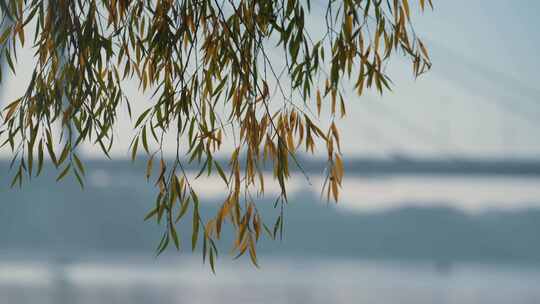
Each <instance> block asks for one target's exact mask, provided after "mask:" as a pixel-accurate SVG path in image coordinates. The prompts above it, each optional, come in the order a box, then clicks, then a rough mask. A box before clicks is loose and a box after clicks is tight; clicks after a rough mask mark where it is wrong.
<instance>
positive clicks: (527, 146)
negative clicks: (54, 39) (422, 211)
mask: <svg viewBox="0 0 540 304" xmlns="http://www.w3.org/2000/svg"><path fill="white" fill-rule="evenodd" d="M434 4H435V10H434V11H433V12H431V11H427V12H426V13H425V14H423V15H418V16H416V18H415V20H416V31H417V33H418V34H419V35H420V37H422V38H424V40H425V41H426V42H427V45H428V47H429V49H430V55H431V58H432V61H433V63H434V65H433V69H432V71H430V72H429V73H428V74H427V75H424V76H422V77H421V78H420V79H418V80H414V79H413V77H412V73H411V69H410V67H409V66H408V65H406V63H405V62H404V61H403V60H400V59H398V60H395V61H394V63H395V64H394V65H392V68H391V70H390V71H389V72H390V75H391V78H392V80H393V82H394V84H395V86H394V88H393V92H388V93H386V94H385V95H384V96H383V97H380V96H378V94H376V93H375V92H371V93H368V94H366V95H365V96H363V97H360V98H359V97H355V96H352V97H349V98H348V101H347V104H348V117H347V118H345V119H344V120H343V121H342V122H341V123H340V126H341V130H342V138H343V139H342V142H343V145H342V146H343V147H342V148H343V151H344V153H345V156H346V157H354V156H388V155H393V154H407V155H416V156H434V157H447V156H474V157H528V158H540V136H538V134H539V131H540V121H539V119H538V118H540V88H539V87H538V84H537V83H538V78H539V77H538V75H537V71H538V70H540V60H539V59H538V55H537V54H538V50H539V46H540V45H539V44H540V42H539V41H538V38H539V35H538V33H537V30H538V28H540V21H539V20H538V18H537V13H538V12H539V11H540V2H538V1H535V0H528V1H526V0H520V1H515V0H512V1H511V0H489V1H487V0H486V1H480V0H476V1H472V0H454V1H447V0H434ZM30 55H31V53H29V52H26V54H20V57H19V58H20V59H21V60H20V62H19V67H20V70H19V72H18V75H17V77H12V78H11V79H9V80H8V81H6V82H5V84H4V85H3V90H2V96H3V98H2V101H1V104H4V105H5V104H6V103H7V102H9V101H10V100H13V99H14V98H15V97H16V96H17V95H18V94H21V93H22V91H23V90H24V89H25V87H24V86H23V85H21V84H24V83H26V82H27V81H28V78H29V74H30V72H29V71H30V70H31V68H32V64H31V62H32V59H31V56H30ZM25 72H26V73H25ZM148 105H149V102H148V101H147V100H139V101H137V102H136V103H135V107H136V110H135V111H137V109H138V110H139V111H140V110H141V109H143V108H144V107H145V106H148ZM131 125H132V124H131ZM130 128H131V127H130V124H129V122H128V121H127V119H125V118H124V119H123V120H122V123H121V124H120V125H119V126H118V128H117V138H119V137H123V138H122V139H121V140H119V141H117V146H116V147H115V148H114V151H113V155H115V156H117V157H128V155H129V153H128V148H127V146H128V144H129V140H130V134H131V132H126V130H130ZM83 150H84V152H85V154H86V155H87V156H91V157H97V156H99V155H100V154H99V153H96V151H97V150H96V149H95V148H92V147H90V146H88V145H86V146H85V147H84V148H83ZM0 154H2V155H4V156H5V155H6V151H0Z"/></svg>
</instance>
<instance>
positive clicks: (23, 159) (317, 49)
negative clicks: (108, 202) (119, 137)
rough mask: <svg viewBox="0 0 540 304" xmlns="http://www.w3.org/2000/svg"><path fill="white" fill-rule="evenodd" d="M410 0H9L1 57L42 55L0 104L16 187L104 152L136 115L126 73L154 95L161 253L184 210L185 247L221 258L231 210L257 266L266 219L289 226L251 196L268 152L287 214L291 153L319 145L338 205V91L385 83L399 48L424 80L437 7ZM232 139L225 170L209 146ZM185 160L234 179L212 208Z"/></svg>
mask: <svg viewBox="0 0 540 304" xmlns="http://www.w3.org/2000/svg"><path fill="white" fill-rule="evenodd" d="M412 1H413V0H382V1H381V0H327V1H309V0H307V1H300V0H132V1H129V0H110V1H109V0H0V8H1V11H2V16H1V18H2V20H1V25H2V32H1V33H0V56H1V59H2V60H5V62H7V63H8V65H9V67H10V68H11V70H12V71H13V73H15V70H16V68H15V67H16V63H17V62H16V59H17V51H18V50H20V49H21V48H24V47H27V48H31V49H32V50H33V53H34V59H35V63H34V67H33V72H32V77H31V81H30V82H29V83H28V84H27V88H26V90H25V93H24V94H23V95H22V96H20V97H19V98H17V99H16V100H14V101H12V102H10V103H9V104H7V105H6V106H5V108H4V110H3V111H2V113H1V114H0V115H1V118H0V119H1V120H0V121H1V123H0V145H1V146H2V147H4V148H7V149H10V150H11V152H12V155H13V162H12V165H13V166H14V169H13V170H14V176H13V180H12V186H14V185H17V184H19V185H20V184H21V183H22V182H23V179H25V178H27V177H31V176H33V175H39V173H40V172H41V169H42V167H43V162H44V158H45V157H49V158H50V159H51V161H52V162H53V163H54V165H55V166H56V167H57V168H58V171H59V175H58V180H60V179H62V178H64V177H65V176H67V175H68V174H72V175H74V176H75V178H76V179H77V180H78V181H79V182H80V183H81V185H83V182H84V175H85V168H84V165H83V163H82V162H81V160H80V158H79V157H78V155H77V150H76V148H77V146H79V145H80V144H81V143H83V142H90V143H92V144H96V145H99V146H100V147H101V150H102V151H103V153H104V154H105V155H107V156H108V153H109V151H110V149H111V147H112V145H113V144H114V142H115V138H114V132H113V130H114V126H115V123H116V122H117V118H118V113H119V111H121V110H122V109H127V111H128V112H129V114H130V117H131V115H132V112H131V104H132V103H133V100H130V99H129V98H128V97H127V95H126V91H125V84H126V82H128V81H136V82H137V83H138V85H139V90H140V91H141V92H149V93H151V97H150V100H149V104H148V105H146V108H145V109H144V110H143V111H142V113H136V114H134V115H133V117H132V118H133V122H134V128H135V131H136V133H135V135H134V137H133V140H132V143H131V147H130V151H131V155H132V157H133V158H135V157H136V156H137V153H145V154H146V155H147V159H148V169H147V178H148V179H150V178H152V179H153V180H155V185H156V187H157V191H156V192H157V197H156V200H155V206H154V207H153V208H152V210H150V212H149V213H148V215H147V216H146V219H151V218H152V219H156V220H157V221H158V222H161V223H163V226H164V234H163V238H162V240H161V242H160V244H159V246H158V249H157V250H158V252H162V251H163V250H164V249H165V248H166V247H167V246H168V245H169V243H171V244H174V246H176V248H178V249H179V248H180V246H181V242H180V238H179V233H178V232H177V228H176V225H177V223H178V222H179V221H186V220H188V219H186V218H185V217H184V216H185V215H186V214H188V213H189V212H188V210H191V214H192V216H191V220H189V221H191V222H192V227H193V231H192V234H191V247H192V249H193V250H195V248H196V247H197V244H198V243H200V242H202V253H203V257H204V258H206V257H208V258H209V261H210V264H211V266H212V268H213V267H214V260H215V257H216V256H217V248H216V246H215V240H216V239H218V238H219V237H220V234H221V230H222V225H223V224H224V223H225V222H228V223H229V224H230V225H231V227H233V229H234V231H235V235H236V240H235V243H234V249H233V250H234V251H235V252H236V253H237V254H238V255H242V254H244V253H245V252H248V253H249V256H250V257H251V260H252V261H253V263H255V264H256V263H257V257H256V243H257V241H258V240H259V238H260V236H261V234H262V233H263V231H265V230H266V232H268V234H269V235H270V236H271V237H272V238H275V237H276V235H278V234H279V233H281V228H282V225H283V214H282V213H280V215H279V216H278V218H277V220H276V222H275V223H273V224H272V225H270V227H268V226H266V225H265V224H264V223H263V220H262V218H261V215H260V214H259V212H258V210H257V206H256V204H255V201H256V198H257V196H258V195H260V194H261V193H263V192H264V175H263V167H264V166H265V164H266V165H268V164H269V165H271V166H273V177H274V178H275V179H276V180H277V182H278V183H279V186H280V192H281V193H280V195H279V197H278V198H277V200H276V206H278V205H279V206H281V208H280V209H281V210H283V208H282V207H283V204H285V203H286V201H287V192H286V188H287V179H288V177H289V166H290V165H291V164H293V165H298V164H295V162H296V158H295V153H296V151H298V150H299V149H305V150H306V151H309V152H313V151H314V150H315V148H316V146H323V147H324V148H325V149H326V151H327V156H328V158H327V161H328V163H327V164H328V168H327V181H326V183H325V185H324V186H323V187H324V191H325V193H326V196H327V198H328V200H330V199H333V200H336V201H337V200H338V195H339V188H340V186H341V182H342V178H343V164H342V159H341V154H340V137H339V131H338V128H337V126H336V123H335V120H336V119H339V117H341V116H344V115H345V109H346V104H345V103H346V102H345V100H344V98H343V95H342V94H343V90H348V89H346V88H348V87H351V88H354V90H355V91H356V94H358V95H362V94H363V92H364V90H365V89H366V88H370V87H373V88H375V89H376V90H378V91H379V92H381V93H382V92H383V91H384V90H386V89H389V88H390V79H389V77H388V75H386V73H385V68H386V65H387V63H388V61H389V59H390V58H391V57H392V55H393V54H395V53H399V54H401V55H403V56H404V57H406V58H407V59H408V60H409V61H410V63H411V65H412V70H413V74H414V75H415V76H418V75H420V74H422V73H423V72H425V71H427V70H428V69H429V68H430V66H431V63H430V59H429V57H428V53H427V50H426V48H425V47H424V44H423V43H422V42H421V40H420V39H419V38H418V37H417V36H416V33H415V31H414V28H413V25H412V24H411V18H412V14H413V13H414V11H424V9H426V7H428V6H429V7H431V5H432V3H431V1H430V0H418V1H415V3H409V2H412ZM318 13H320V14H319V15H317V14H318ZM317 27H320V28H319V29H316V28H317ZM29 36H30V37H32V36H33V38H32V42H31V43H30V42H29V40H31V39H30V38H29ZM0 76H1V75H0ZM312 109H313V110H315V109H316V113H314V112H315V111H312ZM321 109H323V113H327V114H323V115H321ZM55 126H56V127H55ZM58 129H59V130H60V131H58ZM55 130H56V131H55ZM166 134H174V136H175V138H176V147H177V150H176V151H177V153H176V157H175V158H174V159H172V160H171V159H167V158H165V157H164V156H163V141H164V136H165V135H166ZM225 138H232V139H234V150H233V152H232V153H230V155H229V163H228V165H227V166H225V165H224V164H220V163H219V162H218V161H216V159H215V158H214V154H215V153H216V152H217V151H220V149H221V148H222V142H223V141H224V139H225ZM186 162H190V163H195V164H197V165H198V167H199V168H200V173H199V174H202V173H203V172H208V174H210V173H211V172H217V173H218V175H219V176H220V177H221V178H222V179H223V182H224V183H225V184H226V185H227V187H228V189H229V193H228V195H227V197H226V199H225V200H224V201H223V203H222V204H221V205H220V206H219V207H218V209H217V212H216V215H215V217H213V218H211V219H203V218H202V217H201V215H200V214H199V211H198V210H199V209H198V206H199V199H198V196H197V193H196V192H195V191H194V190H193V188H192V187H191V184H190V178H189V177H188V176H187V175H186V171H185V170H184V165H185V163H186ZM201 238H202V240H199V239H201Z"/></svg>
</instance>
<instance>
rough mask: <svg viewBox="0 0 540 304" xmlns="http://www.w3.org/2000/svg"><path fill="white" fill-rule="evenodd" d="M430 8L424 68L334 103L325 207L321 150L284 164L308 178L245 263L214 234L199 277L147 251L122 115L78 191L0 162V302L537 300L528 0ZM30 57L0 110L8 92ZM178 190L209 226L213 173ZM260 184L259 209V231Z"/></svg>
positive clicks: (538, 245)
mask: <svg viewBox="0 0 540 304" xmlns="http://www.w3.org/2000/svg"><path fill="white" fill-rule="evenodd" d="M315 2H318V3H321V2H324V1H315ZM434 2H435V3H434V4H435V10H434V11H433V12H427V13H425V14H423V15H418V16H416V18H415V19H416V31H417V32H418V33H419V34H420V35H421V37H423V38H424V39H425V42H426V44H427V45H428V46H429V49H430V51H431V52H430V56H431V58H432V61H433V62H434V66H433V69H432V71H430V72H429V73H428V74H426V75H423V76H422V77H421V78H420V79H418V80H414V79H413V77H412V72H411V71H410V68H409V66H408V65H407V63H406V62H405V61H403V60H401V59H400V58H396V59H395V64H394V65H391V67H390V70H389V71H388V72H389V74H390V75H391V76H392V80H393V82H394V84H395V85H394V87H393V90H392V92H388V93H385V94H384V95H383V96H380V95H379V94H377V93H376V92H369V93H367V94H366V95H365V96H363V97H361V98H358V97H354V96H348V101H347V102H348V116H347V117H346V118H344V119H343V120H342V121H340V123H339V125H340V127H341V130H342V142H343V144H342V148H343V153H344V158H345V159H346V169H347V172H346V177H345V182H344V186H343V191H342V199H341V201H340V203H339V204H337V205H336V204H333V203H331V204H327V203H326V201H325V200H321V198H320V193H319V191H320V185H321V183H322V180H323V179H322V169H321V166H320V165H321V164H320V161H319V159H320V158H318V157H319V156H321V155H319V154H316V155H315V156H314V157H308V156H302V162H303V164H304V165H305V169H306V171H307V174H308V175H309V181H308V180H306V178H305V177H304V176H303V175H302V174H300V173H299V172H297V173H296V174H294V175H293V177H292V179H291V181H290V185H289V189H291V190H290V191H291V193H292V194H291V199H290V203H289V204H288V206H287V208H286V210H285V227H284V228H285V231H284V232H285V234H284V238H283V240H282V241H270V240H268V239H267V240H264V241H262V243H261V244H260V251H259V254H258V255H259V259H260V264H261V268H260V269H255V268H254V267H253V266H251V264H250V262H249V259H248V258H247V257H246V258H241V259H239V260H233V259H232V256H230V255H229V254H228V250H229V248H230V242H229V241H230V240H227V238H225V239H224V240H223V241H222V242H221V246H220V247H221V249H222V250H221V255H220V256H219V259H218V264H217V273H216V274H212V273H211V271H210V268H209V265H207V264H203V263H202V259H201V257H200V255H198V254H194V255H192V254H191V253H190V250H189V249H188V246H189V245H187V242H185V244H186V246H185V250H183V251H182V252H181V253H178V252H175V251H174V250H169V251H167V252H165V253H164V254H163V255H162V256H160V257H157V258H156V257H155V252H154V249H155V247H156V246H157V243H158V242H159V239H160V232H161V227H159V226H158V225H157V224H155V223H153V222H144V221H143V217H144V215H145V214H146V212H147V211H148V210H149V209H150V208H151V206H152V204H153V199H154V195H155V189H154V186H153V184H152V183H147V182H146V179H145V177H144V166H145V164H144V160H143V159H141V160H139V161H137V162H136V163H135V164H131V162H130V161H128V158H129V152H128V145H129V142H130V139H131V135H132V133H131V132H130V131H129V130H131V128H130V122H129V119H128V117H127V115H124V116H123V118H121V122H120V124H119V125H118V126H117V130H116V132H117V136H116V138H117V139H118V141H117V145H116V146H115V147H114V150H113V153H112V155H113V160H104V159H103V157H102V155H101V154H100V153H99V151H98V149H96V148H95V147H92V146H90V145H86V146H83V147H81V151H80V153H81V154H83V155H84V156H85V159H86V164H87V168H88V169H87V170H88V172H87V175H88V181H87V187H86V188H85V189H84V190H81V189H80V187H79V186H78V185H77V184H76V182H75V181H73V180H66V181H64V182H62V183H58V184H57V183H56V182H55V178H56V172H55V171H54V170H53V169H52V168H46V169H45V173H44V175H43V176H42V177H40V178H38V179H35V180H32V182H31V183H27V184H26V185H24V186H23V188H22V189H9V180H10V177H11V176H12V174H13V172H11V171H9V151H7V150H0V156H1V158H0V180H1V183H0V244H1V246H0V302H1V303H15V304H19V303H36V302H39V303H229V302H233V301H234V302H236V303H327V302H330V301H332V302H334V303H353V302H354V303H465V304H467V303H509V302H513V303H540V289H539V288H538V286H540V234H539V232H540V136H538V134H539V131H540V119H539V118H540V103H539V102H540V87H539V86H538V80H539V77H538V71H539V70H540V60H539V59H538V50H539V46H540V42H539V39H538V38H539V37H538V33H537V32H538V31H537V29H538V28H539V27H540V21H539V19H538V18H537V14H538V12H539V11H540V2H538V1H534V0H522V1H510V0H492V1H481V0H478V1H469V0H456V1H442V0H440V1H434ZM312 26H313V27H314V28H316V27H317V24H316V18H315V19H314V20H312ZM31 54H32V52H31V49H26V50H24V51H23V52H22V53H21V54H20V55H19V56H20V60H19V63H18V71H19V72H18V74H17V76H13V75H12V76H11V77H9V78H8V79H7V80H6V81H5V82H4V83H2V86H1V89H0V90H1V91H0V94H1V96H2V100H1V104H3V105H6V104H8V102H9V101H11V100H13V99H14V98H16V97H17V96H18V95H20V94H21V93H22V92H23V91H24V89H25V86H24V84H25V83H26V82H27V81H29V79H28V78H29V77H30V75H29V74H30V71H31V68H32V65H31V62H32V56H31ZM128 85H129V84H128ZM135 88H136V85H133V92H134V93H133V94H134V100H133V102H132V104H134V105H135V111H137V110H139V111H140V110H141V109H143V108H144V106H145V105H148V103H149V101H148V100H147V99H145V98H144V96H137V94H136V93H135ZM169 152H170V153H173V149H172V148H171V149H170V151H169ZM195 187H196V188H197V189H199V193H200V194H201V195H202V203H203V205H202V209H203V215H205V214H211V212H213V211H214V210H215V209H214V207H215V206H216V204H217V203H218V202H219V201H220V199H221V198H222V195H223V189H222V185H221V184H220V183H219V178H217V177H213V176H210V177H208V178H203V179H202V180H199V181H198V182H196V184H195ZM276 189H277V188H276V187H274V188H273V187H272V185H269V187H268V191H267V194H266V196H265V198H261V199H260V203H259V204H260V206H261V208H263V209H265V210H264V213H265V214H267V215H268V216H267V220H268V222H271V221H272V220H273V218H274V216H275V215H276V210H274V209H273V208H272V206H271V205H272V198H273V195H272V194H275V192H273V191H277V190H276ZM186 228H188V227H186ZM181 231H182V230H181ZM186 231H188V230H186ZM184 239H185V240H186V241H188V239H189V235H188V234H185V235H184Z"/></svg>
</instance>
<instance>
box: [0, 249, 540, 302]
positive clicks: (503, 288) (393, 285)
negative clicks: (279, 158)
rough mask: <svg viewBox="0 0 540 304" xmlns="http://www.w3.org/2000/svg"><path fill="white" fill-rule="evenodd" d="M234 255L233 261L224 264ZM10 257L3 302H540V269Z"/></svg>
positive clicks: (1, 272) (1, 274)
mask: <svg viewBox="0 0 540 304" xmlns="http://www.w3.org/2000/svg"><path fill="white" fill-rule="evenodd" d="M223 260H226V261H223ZM223 260H222V261H221V262H220V263H219V265H218V268H217V273H216V275H213V274H211V272H210V270H209V269H208V265H206V266H205V265H202V263H201V261H200V260H199V259H192V258H186V257H184V258H182V259H175V258H159V259H157V260H151V259H146V258H126V257H115V258H108V259H89V260H85V261H80V262H73V263H64V262H62V263H51V262H47V261H42V262H37V261H17V260H5V259H4V262H1V263H0V302H1V303H13V304H23V303H43V304H47V303H56V304H63V303H81V304H83V303H84V304H86V303H88V304H90V303H92V304H95V303H134V304H138V303H141V304H142V303H329V302H330V303H372V304H376V303H405V304H407V303H411V304H413V303H414V304H422V303H448V304H453V303H456V304H457V303H460V304H468V303H494V304H497V303H501V304H502V303H531V304H532V303H540V289H539V288H538V286H540V269H537V268H519V267H516V266H513V267H510V266H509V267H506V266H501V265H498V266H494V265H479V264H455V265H438V266H437V265H435V267H434V265H432V264H421V263H419V264H414V263H398V262H377V261H368V260H337V259H315V260H301V259H291V258H288V259H280V258H267V259H264V260H263V261H262V262H263V265H262V268H261V269H255V268H254V267H253V266H251V265H249V264H247V263H245V261H243V260H241V261H234V262H232V261H228V260H230V259H227V258H225V259H223Z"/></svg>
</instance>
